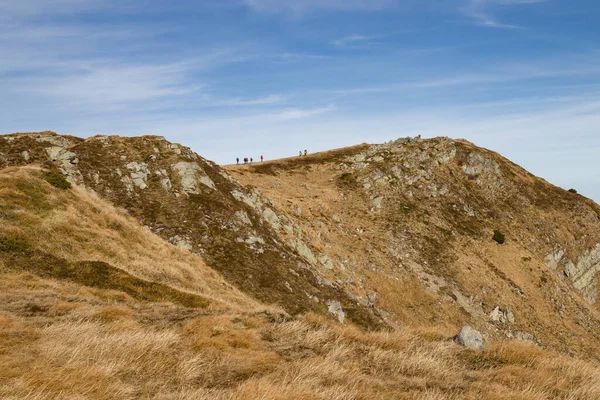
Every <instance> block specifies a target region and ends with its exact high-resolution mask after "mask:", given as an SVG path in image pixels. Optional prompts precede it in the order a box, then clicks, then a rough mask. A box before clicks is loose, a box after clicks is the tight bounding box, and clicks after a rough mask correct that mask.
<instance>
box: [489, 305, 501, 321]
mask: <svg viewBox="0 0 600 400" xmlns="http://www.w3.org/2000/svg"><path fill="white" fill-rule="evenodd" d="M490 319H491V320H492V321H494V322H502V323H504V322H503V321H504V313H503V312H502V311H501V310H500V307H498V306H496V308H494V310H493V311H492V312H491V313H490Z"/></svg>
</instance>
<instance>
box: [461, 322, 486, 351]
mask: <svg viewBox="0 0 600 400" xmlns="http://www.w3.org/2000/svg"><path fill="white" fill-rule="evenodd" d="M454 342H455V343H457V344H459V345H461V346H463V347H466V348H467V349H478V350H483V336H482V335H481V333H480V332H479V331H477V330H476V329H473V328H471V327H470V326H463V327H462V329H461V330H460V332H459V333H458V335H456V336H455V337H454Z"/></svg>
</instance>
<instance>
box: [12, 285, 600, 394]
mask: <svg viewBox="0 0 600 400" xmlns="http://www.w3.org/2000/svg"><path fill="white" fill-rule="evenodd" d="M0 282H2V283H1V284H0V292H1V293H2V299H0V300H2V301H1V302H0V398H7V399H55V398H73V399H75V398H85V399H115V398H119V399H137V398H156V399H227V400H230V399H235V400H241V399H280V400H287V399H299V398H301V399H340V400H346V399H365V400H366V399H465V398H466V399H479V398H490V399H506V398H511V399H565V400H566V399H568V400H575V399H581V400H583V399H591V398H598V396H600V384H599V383H598V382H600V366H598V365H597V364H596V363H594V362H590V361H583V360H576V359H572V358H569V357H566V356H563V355H560V354H557V353H552V352H549V351H545V350H542V349H540V348H538V347H536V346H534V345H532V344H529V343H525V342H520V341H506V342H494V343H490V344H488V346H487V348H486V350H485V351H483V352H478V351H470V350H464V349H462V348H460V347H459V346H457V345H455V344H454V343H453V342H452V341H449V340H434V339H432V337H431V335H430V334H427V335H426V336H420V334H419V333H417V332H413V331H409V330H397V331H393V332H363V331H360V330H359V329H358V328H355V327H353V326H342V325H339V324H337V323H335V322H332V321H329V320H327V319H324V318H322V317H320V316H315V315H306V316H304V317H300V318H296V319H287V320H276V319H274V318H273V317H272V316H271V315H268V314H265V313H256V312H246V313H243V312H231V311H229V312H228V311H226V310H213V311H209V312H208V313H206V314H203V315H202V314H194V315H187V314H185V313H183V309H179V308H177V307H169V308H165V307H164V306H161V305H160V304H157V305H144V306H140V305H139V304H138V303H136V302H123V303H118V304H116V303H114V302H111V301H110V300H107V298H108V297H107V296H103V295H102V293H101V291H102V290H100V289H97V290H95V291H94V292H92V291H79V292H78V291H77V285H76V284H72V283H62V282H58V281H53V280H45V279H39V278H35V277H33V278H32V277H26V276H23V275H21V276H15V275H1V276H0ZM27 282H29V285H28V286H26V283H27ZM19 283H20V284H19ZM24 303H26V304H28V305H29V307H22V306H21V305H22V304H24ZM67 304H70V305H67ZM33 306H35V307H33ZM31 310H37V311H35V312H32V311H31ZM174 317H176V318H175V319H174Z"/></svg>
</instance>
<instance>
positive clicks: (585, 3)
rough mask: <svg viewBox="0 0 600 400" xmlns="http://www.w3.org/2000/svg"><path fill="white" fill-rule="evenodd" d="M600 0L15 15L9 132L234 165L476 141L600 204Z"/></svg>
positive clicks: (35, 10)
mask: <svg viewBox="0 0 600 400" xmlns="http://www.w3.org/2000/svg"><path fill="white" fill-rule="evenodd" d="M599 21H600V2H597V1H592V0H579V1H578V0H571V1H566V0H547V1H541V0H538V1H536V0H421V1H417V0H320V1H319V0H287V1H286V0H221V1H217V0H204V1H203V0H199V1H191V0H173V1H170V2H165V1H160V0H135V1H134V0H118V1H117V0H18V1H14V0H2V1H0V90H1V92H2V96H0V131H1V132H5V133H9V132H14V131H37V130H47V129H49V130H54V131H57V132H60V133H67V134H73V135H77V136H83V137H87V136H91V135H94V134H97V133H103V134H119V135H141V134H158V135H163V136H166V137H167V138H168V139H169V140H173V141H177V142H181V143H183V144H185V145H188V146H190V147H192V148H193V149H194V150H195V151H197V152H198V153H199V154H201V155H202V156H204V157H206V158H209V159H212V160H214V161H216V162H219V163H229V162H232V160H234V159H235V157H236V156H239V157H245V156H248V157H250V156H253V157H255V158H258V156H259V155H261V154H263V155H264V156H265V157H266V158H275V157H282V156H288V155H294V154H297V151H298V150H300V149H305V148H306V149H308V150H309V151H317V150H324V149H330V148H335V147H341V146H346V145H351V144H357V143H362V142H370V143H378V142H384V141H387V140H390V139H395V138H398V137H404V136H415V135H418V134H422V135H423V136H424V137H432V136H450V137H453V138H466V139H468V140H470V141H472V142H474V143H475V144H477V145H480V146H484V147H487V148H490V149H493V150H496V151H498V152H500V153H501V154H503V155H504V156H506V157H508V158H510V159H511V160H513V161H515V162H517V163H518V164H520V165H522V166H523V167H525V168H527V169H529V170H530V171H531V172H533V173H535V174H537V175H540V176H542V177H544V178H545V179H547V180H549V181H550V182H552V183H554V184H557V185H560V186H563V187H565V188H571V187H574V188H576V189H578V190H579V192H580V193H582V194H585V195H587V196H589V197H592V198H594V199H595V200H596V201H600V157H599V155H600V132H599V131H600V24H599V23H598V22H599Z"/></svg>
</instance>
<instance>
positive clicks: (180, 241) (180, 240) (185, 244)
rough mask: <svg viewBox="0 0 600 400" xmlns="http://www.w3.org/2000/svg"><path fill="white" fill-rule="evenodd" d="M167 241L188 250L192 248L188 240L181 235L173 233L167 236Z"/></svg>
mask: <svg viewBox="0 0 600 400" xmlns="http://www.w3.org/2000/svg"><path fill="white" fill-rule="evenodd" d="M169 241H170V242H171V243H173V244H174V245H175V246H177V247H179V248H182V249H188V250H190V251H192V249H193V246H192V244H191V243H190V242H189V240H188V239H187V238H185V237H183V236H179V235H175V236H173V237H171V238H169Z"/></svg>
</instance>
